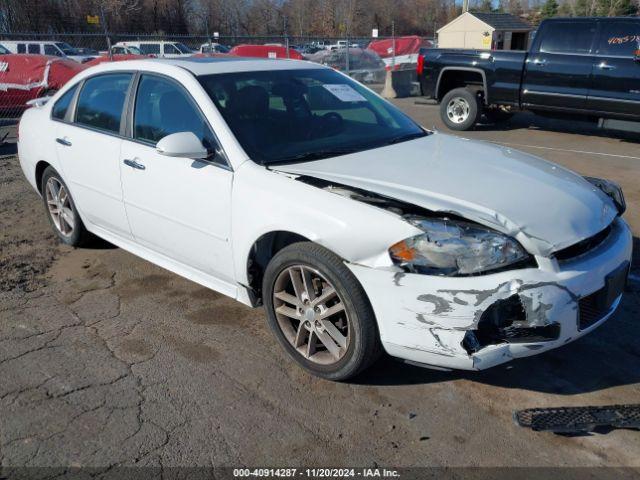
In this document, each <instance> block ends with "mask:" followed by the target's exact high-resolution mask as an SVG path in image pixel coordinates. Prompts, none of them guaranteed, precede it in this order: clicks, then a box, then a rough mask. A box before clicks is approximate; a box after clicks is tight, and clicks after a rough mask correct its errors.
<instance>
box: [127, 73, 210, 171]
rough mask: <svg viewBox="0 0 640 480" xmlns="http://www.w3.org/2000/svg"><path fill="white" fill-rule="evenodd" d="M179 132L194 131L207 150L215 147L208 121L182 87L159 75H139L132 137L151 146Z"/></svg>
mask: <svg viewBox="0 0 640 480" xmlns="http://www.w3.org/2000/svg"><path fill="white" fill-rule="evenodd" d="M179 132H192V133H194V134H195V136H196V137H198V138H199V139H200V141H201V142H202V144H203V145H204V146H205V148H206V149H207V150H209V151H210V152H213V151H215V150H216V149H217V143H216V141H215V136H214V134H213V132H212V131H211V128H209V124H208V123H207V121H206V120H205V119H204V116H203V115H202V113H201V112H200V111H199V110H198V108H197V107H196V106H195V104H194V102H193V100H191V98H190V97H189V95H188V94H187V92H186V91H185V90H184V89H183V88H182V87H180V86H178V85H177V84H176V83H174V82H173V81H171V80H168V79H165V78H162V77H158V76H155V75H142V77H141V78H140V83H139V85H138V92H137V95H136V102H135V108H134V116H133V137H134V138H135V139H136V140H138V141H141V142H144V143H148V144H150V145H153V146H155V145H156V143H158V141H160V139H162V138H163V137H166V136H167V135H171V134H172V133H179ZM214 161H221V159H217V160H214Z"/></svg>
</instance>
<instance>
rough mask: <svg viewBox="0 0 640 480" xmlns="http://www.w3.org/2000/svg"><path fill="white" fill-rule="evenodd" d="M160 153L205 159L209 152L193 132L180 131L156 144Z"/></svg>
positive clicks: (169, 155) (168, 155)
mask: <svg viewBox="0 0 640 480" xmlns="http://www.w3.org/2000/svg"><path fill="white" fill-rule="evenodd" d="M156 150H157V151H158V153H159V154H160V155H166V156H167V157H180V158H193V159H205V158H209V156H210V155H209V152H208V151H207V149H206V148H204V145H202V142H201V141H200V139H199V138H198V137H196V136H195V134H194V133H193V132H178V133H172V134H171V135H167V136H166V137H164V138H161V139H160V141H159V142H158V143H157V145H156Z"/></svg>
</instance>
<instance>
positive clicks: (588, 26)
mask: <svg viewBox="0 0 640 480" xmlns="http://www.w3.org/2000/svg"><path fill="white" fill-rule="evenodd" d="M595 32H596V24H595V22H550V23H548V24H547V25H546V27H545V29H544V31H543V32H542V35H541V37H542V40H541V42H540V52H543V53H582V54H584V53H589V52H590V51H591V44H592V43H593V38H594V36H595Z"/></svg>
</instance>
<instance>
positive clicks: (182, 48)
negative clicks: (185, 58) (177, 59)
mask: <svg viewBox="0 0 640 480" xmlns="http://www.w3.org/2000/svg"><path fill="white" fill-rule="evenodd" d="M173 45H174V46H175V47H176V48H177V49H178V50H180V53H193V52H192V51H191V49H190V48H189V47H187V46H186V45H185V44H183V43H174V44H173Z"/></svg>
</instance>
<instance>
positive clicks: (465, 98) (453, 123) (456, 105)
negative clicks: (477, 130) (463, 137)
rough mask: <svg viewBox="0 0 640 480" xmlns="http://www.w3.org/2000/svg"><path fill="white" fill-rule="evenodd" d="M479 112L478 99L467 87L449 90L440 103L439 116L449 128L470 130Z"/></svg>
mask: <svg viewBox="0 0 640 480" xmlns="http://www.w3.org/2000/svg"><path fill="white" fill-rule="evenodd" d="M481 114H482V107H481V105H480V99H479V98H478V96H477V95H476V94H475V93H474V92H472V91H471V90H469V89H467V88H456V89H454V90H451V91H450V92H448V93H447V94H446V95H445V96H444V98H443V99H442V102H441V103H440V117H441V118H442V121H443V122H444V123H445V124H446V125H447V127H449V128H450V129H451V130H460V131H463V130H470V129H471V128H473V126H474V125H475V124H476V123H477V122H478V120H479V119H480V115H481Z"/></svg>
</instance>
